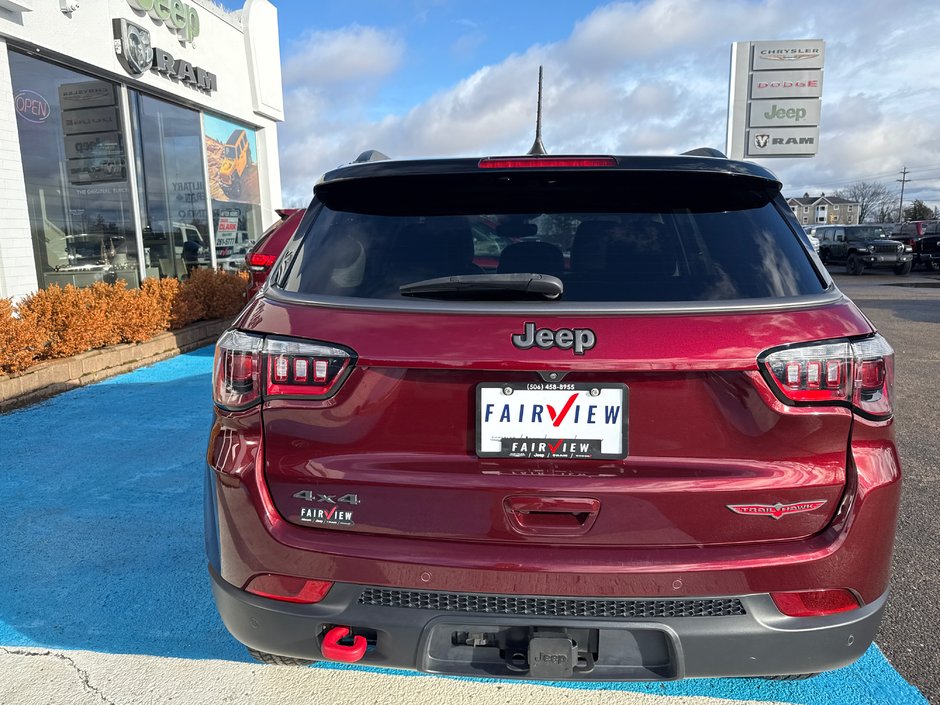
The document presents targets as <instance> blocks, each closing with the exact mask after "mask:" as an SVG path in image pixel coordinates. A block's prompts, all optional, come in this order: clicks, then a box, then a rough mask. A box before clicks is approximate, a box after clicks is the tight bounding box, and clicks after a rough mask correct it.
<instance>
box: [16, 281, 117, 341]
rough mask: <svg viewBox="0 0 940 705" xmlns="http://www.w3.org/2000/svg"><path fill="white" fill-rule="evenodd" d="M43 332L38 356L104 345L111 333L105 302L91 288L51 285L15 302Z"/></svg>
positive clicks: (25, 316)
mask: <svg viewBox="0 0 940 705" xmlns="http://www.w3.org/2000/svg"><path fill="white" fill-rule="evenodd" d="M17 310H18V312H19V313H20V315H21V316H23V317H24V318H27V319H29V320H34V321H35V322H36V324H37V325H38V326H39V328H41V329H42V330H43V331H45V333H46V336H45V337H46V340H45V344H44V345H43V346H42V347H41V348H40V349H39V351H38V354H37V355H36V357H37V359H40V360H44V359H51V358H57V357H68V356H69V355H77V354H78V353H80V352H85V351H86V350H91V349H93V348H96V347H101V346H102V345H105V344H106V342H104V341H106V340H107V339H108V338H109V336H110V324H109V323H108V321H107V319H106V317H105V313H104V306H103V305H102V303H101V302H100V301H99V300H97V298H96V295H95V292H94V290H93V289H79V288H76V287H74V286H72V285H71V284H69V285H67V286H66V287H65V288H64V289H63V288H61V287H59V286H56V285H53V286H50V287H49V288H48V289H40V290H39V291H37V292H36V293H35V294H31V295H29V296H27V297H26V298H25V299H23V301H22V302H21V303H20V304H19V305H18V306H17Z"/></svg>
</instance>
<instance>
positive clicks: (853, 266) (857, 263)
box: [845, 255, 865, 277]
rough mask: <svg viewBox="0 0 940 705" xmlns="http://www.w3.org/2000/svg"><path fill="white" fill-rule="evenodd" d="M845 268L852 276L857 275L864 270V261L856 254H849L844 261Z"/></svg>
mask: <svg viewBox="0 0 940 705" xmlns="http://www.w3.org/2000/svg"><path fill="white" fill-rule="evenodd" d="M845 268H846V270H847V271H848V273H849V274H851V275H852V276H855V277H857V276H859V275H860V274H861V273H862V272H864V271H865V263H864V262H862V258H861V257H859V256H858V255H849V261H848V262H846V263H845Z"/></svg>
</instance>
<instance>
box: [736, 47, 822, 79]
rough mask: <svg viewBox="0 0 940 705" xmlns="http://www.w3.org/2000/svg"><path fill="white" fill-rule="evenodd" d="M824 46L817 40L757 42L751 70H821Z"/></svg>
mask: <svg viewBox="0 0 940 705" xmlns="http://www.w3.org/2000/svg"><path fill="white" fill-rule="evenodd" d="M823 58H824V46H823V43H822V42H821V41H819V40H817V39H803V40H795V41H789V42H755V46H754V55H753V57H752V58H751V70H753V71H768V70H769V71H773V70H776V69H821V68H822V67H823Z"/></svg>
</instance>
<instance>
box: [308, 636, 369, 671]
mask: <svg viewBox="0 0 940 705" xmlns="http://www.w3.org/2000/svg"><path fill="white" fill-rule="evenodd" d="M348 635H349V627H333V628H332V629H331V630H330V631H328V632H327V633H326V634H325V635H324V636H323V643H322V644H320V651H321V652H323V656H324V657H325V658H328V659H329V660H330V661H342V662H344V663H356V661H358V660H359V659H361V658H362V657H363V656H364V655H365V653H366V646H368V642H367V641H366V638H365V637H364V636H354V637H353V643H352V646H343V645H342V644H340V643H339V642H340V639H344V638H346V637H347V636H348Z"/></svg>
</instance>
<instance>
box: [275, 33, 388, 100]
mask: <svg viewBox="0 0 940 705" xmlns="http://www.w3.org/2000/svg"><path fill="white" fill-rule="evenodd" d="M404 50H405V46H404V42H403V41H402V40H401V39H400V38H398V37H397V36H396V35H395V34H393V33H390V32H384V31H381V30H378V29H375V28H374V27H361V26H359V25H351V26H349V27H346V28H344V29H340V30H333V31H329V32H308V33H306V34H305V35H304V36H303V38H302V39H301V40H300V41H299V42H297V43H296V44H295V46H294V48H293V51H292V53H291V55H290V56H288V57H287V59H286V60H285V62H284V71H283V74H284V85H285V87H286V88H287V89H288V90H290V89H291V88H292V87H294V86H304V85H317V86H325V85H335V84H337V83H343V82H350V81H357V80H363V79H366V80H368V79H373V78H380V77H383V76H386V75H388V74H390V73H393V72H394V71H395V69H396V68H397V67H398V64H399V62H400V61H401V58H402V55H403V54H404Z"/></svg>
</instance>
